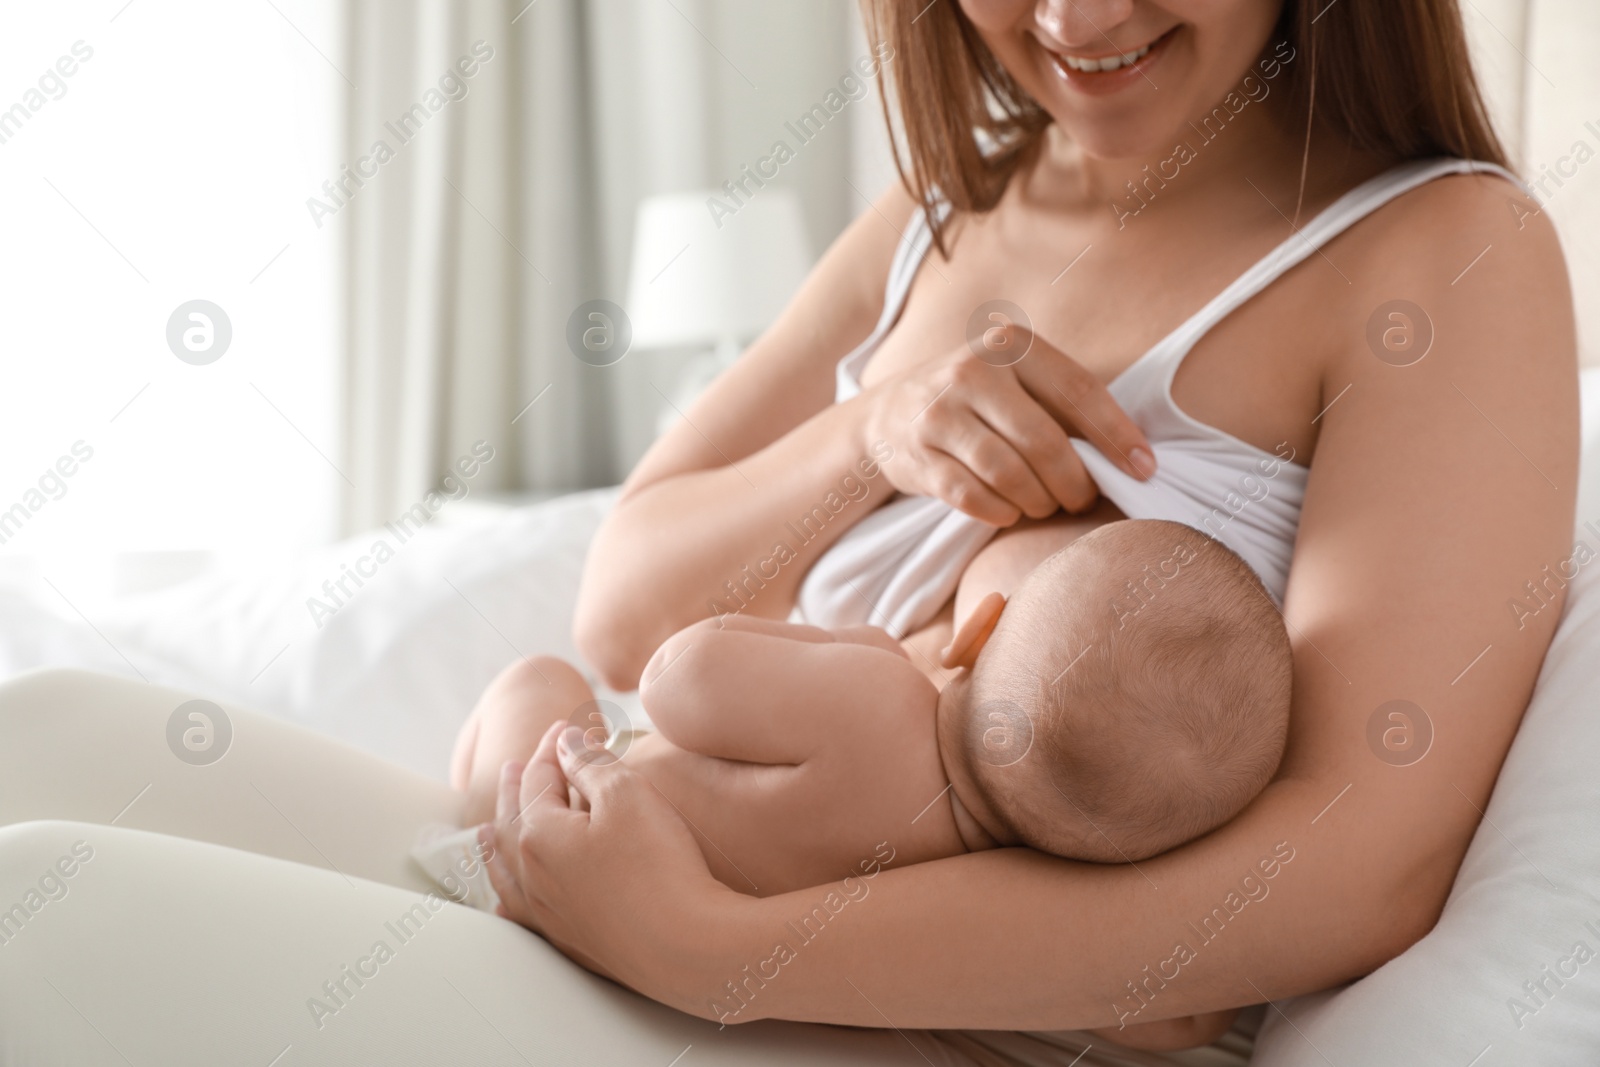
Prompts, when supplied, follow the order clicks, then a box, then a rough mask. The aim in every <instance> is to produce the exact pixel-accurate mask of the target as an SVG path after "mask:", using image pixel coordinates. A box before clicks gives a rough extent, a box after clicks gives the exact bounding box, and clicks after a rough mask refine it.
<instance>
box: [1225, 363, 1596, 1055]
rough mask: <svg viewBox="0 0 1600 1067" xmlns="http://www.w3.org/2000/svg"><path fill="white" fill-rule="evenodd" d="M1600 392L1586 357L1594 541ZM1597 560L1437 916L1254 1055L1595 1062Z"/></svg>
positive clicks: (1575, 592)
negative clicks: (1406, 944)
mask: <svg viewBox="0 0 1600 1067" xmlns="http://www.w3.org/2000/svg"><path fill="white" fill-rule="evenodd" d="M1597 405H1600V372H1597V371H1586V372H1584V375H1583V412H1584V445H1583V470H1582V473H1581V475H1580V490H1579V495H1578V527H1579V535H1578V536H1579V537H1581V538H1582V539H1584V540H1587V541H1588V542H1589V546H1590V548H1596V549H1600V543H1597V542H1596V539H1595V537H1594V535H1593V534H1590V533H1588V532H1586V531H1584V530H1583V525H1584V523H1585V522H1586V521H1589V520H1595V521H1596V524H1597V525H1600V406H1597ZM1597 572H1600V566H1590V567H1588V568H1585V569H1584V570H1582V571H1580V572H1579V574H1578V577H1577V579H1576V580H1575V581H1574V582H1573V583H1572V584H1571V585H1570V586H1569V587H1568V591H1567V592H1568V597H1567V607H1566V614H1565V617H1564V618H1563V620H1562V622H1561V625H1560V628H1559V629H1558V630H1557V632H1556V636H1555V640H1554V642H1553V643H1552V645H1551V646H1550V652H1549V654H1548V655H1547V656H1546V657H1545V662H1544V668H1543V670H1542V671H1541V672H1540V675H1539V682H1538V685H1537V687H1536V688H1535V690H1534V695H1533V702H1532V703H1531V704H1530V705H1529V707H1528V712H1527V715H1526V716H1525V717H1524V719H1523V721H1522V727H1521V729H1520V730H1519V731H1518V732H1517V738H1516V741H1515V743H1513V745H1512V746H1511V752H1510V755H1509V756H1507V758H1506V762H1505V766H1504V767H1503V768H1502V769H1501V771H1500V779H1499V781H1498V782H1497V783H1496V785H1495V789H1494V795H1493V797H1492V798H1491V799H1490V802H1489V807H1488V809H1487V812H1486V816H1487V817H1486V818H1485V820H1484V822H1483V823H1482V825H1481V826H1479V828H1478V832H1477V834H1476V835H1475V836H1474V837H1473V840H1472V847H1471V848H1470V849H1469V850H1468V852H1467V857H1466V861H1465V862H1464V863H1463V864H1462V866H1461V873H1460V874H1459V875H1457V876H1456V883H1455V886H1454V887H1453V888H1452V889H1451V892H1450V899H1449V901H1448V902H1447V903H1446V905H1445V909H1444V914H1443V916H1442V917H1441V918H1440V920H1439V924H1438V925H1437V926H1436V927H1435V928H1434V929H1433V931H1432V932H1431V933H1430V934H1428V936H1427V937H1425V938H1423V939H1422V940H1421V941H1419V942H1418V943H1417V944H1415V945H1413V946H1412V947H1411V948H1410V949H1409V950H1408V951H1406V952H1404V953H1402V954H1401V955H1400V956H1399V957H1398V958H1397V959H1394V960H1391V961H1390V962H1389V963H1387V964H1385V965H1384V966H1383V967H1380V968H1379V969H1378V970H1376V971H1374V972H1373V973H1372V974H1370V975H1368V976H1367V977H1366V978H1363V979H1361V980H1360V981H1358V982H1355V983H1353V984H1351V985H1349V986H1346V987H1344V988H1343V989H1340V990H1333V991H1330V992H1325V993H1319V994H1316V995H1315V996H1308V997H1300V998H1297V999H1295V1000H1292V1001H1288V1002H1286V1003H1284V1004H1282V1005H1280V1007H1282V1009H1283V1013H1282V1014H1280V1013H1278V1012H1277V1011H1270V1010H1269V1012H1268V1016H1267V1019H1266V1022H1265V1024H1264V1026H1263V1027H1262V1031H1261V1034H1260V1037H1259V1038H1258V1039H1257V1044H1256V1054H1255V1058H1254V1060H1253V1061H1252V1063H1253V1064H1254V1065H1255V1067H1313V1065H1315V1067H1328V1064H1330V1063H1332V1064H1340V1065H1344V1064H1350V1065H1356V1064H1360V1065H1362V1067H1370V1065H1377V1067H1386V1065H1390V1064H1393V1065H1396V1067H1401V1065H1404V1067H1413V1065H1419V1064H1441V1065H1448V1067H1469V1065H1472V1067H1502V1065H1506V1064H1516V1065H1519V1067H1520V1065H1524V1064H1539V1065H1541V1067H1544V1065H1566V1064H1571V1065H1572V1067H1594V1065H1595V1064H1596V1063H1600V767H1597V766H1596V760H1597V758H1600V714H1596V707H1595V704H1596V700H1595V697H1596V695H1597V691H1600V678H1597V675H1596V672H1595V666H1596V664H1600V574H1597ZM1580 960H1581V961H1582V962H1580ZM1546 968H1548V970H1546ZM1562 972H1567V973H1566V974H1565V975H1564V976H1563V973H1562ZM1551 974H1554V975H1555V976H1556V977H1555V978H1554V979H1552V978H1550V977H1548V976H1549V975H1551ZM1541 981H1542V982H1543V985H1544V991H1543V992H1539V991H1538V983H1540V982H1541ZM1524 982H1528V983H1532V984H1533V987H1534V991H1533V992H1530V991H1529V988H1528V987H1527V986H1524V984H1523V983H1524Z"/></svg>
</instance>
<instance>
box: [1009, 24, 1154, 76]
mask: <svg viewBox="0 0 1600 1067" xmlns="http://www.w3.org/2000/svg"><path fill="white" fill-rule="evenodd" d="M1177 29H1178V27H1176V26H1175V27H1173V28H1172V29H1170V30H1168V31H1167V32H1166V33H1163V34H1162V35H1161V36H1159V37H1157V38H1155V39H1154V40H1152V41H1149V42H1147V43H1145V44H1143V45H1140V46H1139V47H1137V48H1134V49H1131V50H1130V51H1126V52H1110V53H1107V54H1104V55H1097V56H1081V55H1070V54H1068V53H1066V52H1060V51H1057V50H1056V49H1055V48H1053V47H1051V46H1050V45H1048V44H1046V43H1045V42H1044V41H1042V40H1041V41H1040V42H1039V45H1040V47H1041V48H1042V49H1043V50H1044V53H1045V56H1046V57H1047V59H1048V61H1049V65H1050V68H1051V69H1052V70H1053V71H1054V72H1055V74H1056V76H1057V77H1058V78H1060V79H1061V80H1062V81H1063V82H1065V83H1067V84H1068V85H1071V86H1072V87H1074V88H1076V89H1083V90H1086V91H1089V92H1114V91H1116V90H1117V89H1120V88H1121V87H1122V86H1123V85H1126V84H1130V83H1131V82H1133V81H1134V80H1137V79H1138V78H1140V77H1142V76H1143V74H1144V71H1145V70H1146V69H1148V68H1149V67H1150V66H1151V64H1153V63H1154V62H1155V61H1156V60H1157V59H1159V58H1160V56H1161V53H1162V52H1163V51H1164V50H1165V47H1166V45H1167V43H1168V42H1169V41H1170V40H1171V39H1172V36H1173V34H1174V33H1176V32H1177Z"/></svg>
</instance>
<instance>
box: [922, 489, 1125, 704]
mask: <svg viewBox="0 0 1600 1067" xmlns="http://www.w3.org/2000/svg"><path fill="white" fill-rule="evenodd" d="M1123 517H1124V516H1123V514H1122V512H1121V511H1119V510H1117V507H1116V505H1114V504H1112V503H1111V502H1110V501H1109V500H1101V501H1100V502H1099V503H1098V504H1096V505H1095V506H1094V508H1093V509H1091V510H1090V511H1087V512H1085V513H1084V514H1082V515H1068V514H1067V513H1066V512H1057V513H1056V514H1054V515H1052V516H1051V517H1050V518H1048V519H1026V518H1025V519H1023V520H1021V521H1020V522H1018V523H1017V524H1016V525H1014V526H1008V527H1006V528H1005V529H1004V530H1001V531H1000V532H999V533H997V534H995V536H994V540H992V541H990V542H989V543H988V544H987V545H985V546H984V547H983V550H982V551H980V552H979V553H978V554H977V556H975V557H973V560H972V562H971V563H969V564H967V569H966V571H965V572H963V573H962V575H961V583H960V584H959V585H958V586H957V587H956V592H955V595H954V596H953V597H951V598H950V601H949V603H947V604H945V606H944V607H943V608H942V609H941V610H940V612H939V614H938V615H936V616H935V617H934V618H933V620H932V621H931V622H929V623H928V624H927V625H926V626H924V627H922V628H921V629H919V630H917V631H915V632H914V633H910V634H907V635H906V637H905V640H903V641H902V642H901V645H903V646H904V647H905V649H906V651H907V652H909V653H910V654H911V661H912V662H913V663H915V664H917V666H919V667H920V668H922V670H923V673H924V674H926V675H927V676H928V678H929V679H930V680H931V681H932V682H933V684H934V685H937V686H939V687H940V688H943V686H944V682H945V681H946V680H948V678H949V673H948V672H946V671H943V670H941V669H939V668H938V666H937V664H938V662H939V653H940V651H941V650H942V649H943V648H944V647H945V646H946V645H948V644H949V643H950V641H951V638H952V637H953V636H954V634H955V627H956V624H957V622H958V620H961V619H964V618H966V616H967V613H968V612H970V611H971V610H972V608H973V606H974V605H975V604H977V603H978V601H980V600H982V599H983V598H984V597H985V596H987V595H989V594H990V593H993V592H998V593H1000V594H1001V595H1003V596H1006V597H1010V596H1011V594H1012V593H1014V592H1016V590H1017V587H1018V586H1020V585H1021V584H1022V582H1023V580H1024V579H1025V578H1027V577H1028V575H1029V574H1030V573H1032V571H1033V569H1034V568H1035V567H1037V566H1038V565H1039V564H1041V563H1043V562H1044V561H1045V560H1046V559H1048V558H1049V557H1051V556H1053V555H1055V554H1056V553H1057V552H1059V551H1061V549H1063V548H1066V547H1067V546H1068V545H1070V544H1071V543H1072V542H1074V541H1076V540H1077V539H1078V538H1080V537H1082V536H1083V535H1084V534H1086V533H1088V532H1089V531H1090V530H1093V529H1095V528H1096V527H1099V526H1104V525H1105V524H1106V523H1108V522H1116V521H1117V520H1118V519H1121V518H1123Z"/></svg>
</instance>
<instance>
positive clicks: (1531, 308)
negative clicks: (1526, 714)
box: [1285, 178, 1578, 902]
mask: <svg viewBox="0 0 1600 1067" xmlns="http://www.w3.org/2000/svg"><path fill="white" fill-rule="evenodd" d="M1408 200H1410V201H1414V202H1411V203H1407V202H1406V201H1402V202H1400V203H1399V204H1397V205H1394V207H1395V208H1406V209H1409V210H1406V211H1404V212H1403V213H1401V212H1398V211H1397V212H1395V214H1396V217H1395V218H1394V219H1393V220H1392V222H1391V224H1390V226H1389V227H1388V228H1387V229H1386V230H1384V231H1383V237H1382V239H1381V240H1378V241H1374V242H1372V243H1370V244H1368V245H1366V246H1364V247H1361V248H1358V249H1356V250H1355V252H1356V254H1357V255H1358V257H1363V258H1357V259H1356V260H1355V261H1354V262H1347V263H1346V264H1345V265H1344V266H1345V270H1346V271H1347V272H1350V273H1351V274H1352V276H1353V277H1367V278H1372V279H1375V282H1374V283H1373V284H1371V285H1367V286H1365V287H1364V291H1363V292H1362V293H1361V294H1360V295H1361V297H1362V298H1358V299H1356V300H1354V301H1352V305H1353V306H1352V308H1351V311H1352V314H1351V316H1350V321H1349V329H1348V330H1347V331H1346V332H1347V335H1348V336H1351V337H1352V338H1355V339H1359V340H1355V341H1354V343H1350V344H1347V345H1344V346H1342V347H1341V350H1340V352H1339V354H1338V355H1337V356H1336V357H1335V358H1334V359H1333V360H1332V361H1331V362H1330V364H1329V366H1328V368H1327V373H1326V375H1325V376H1324V381H1323V395H1324V401H1323V402H1324V403H1325V404H1327V403H1331V405H1332V406H1331V407H1328V408H1327V410H1326V411H1325V413H1324V414H1323V415H1322V417H1321V418H1320V419H1319V437H1318V442H1317V446H1316V453H1315V459H1314V461H1313V463H1312V467H1311V475H1310V479H1309V482H1308V485H1307V489H1306V499H1305V506H1304V509H1303V511H1302V514H1301V520H1300V531H1299V537H1298V540H1297V542H1296V546H1295V554H1294V562H1293V566H1292V569H1291V572H1290V580H1289V588H1288V595H1287V600H1286V603H1285V618H1286V620H1287V622H1288V624H1289V627H1290V634H1291V637H1292V638H1293V639H1294V640H1295V641H1296V642H1297V646H1298V649H1299V654H1298V655H1297V661H1296V695H1297V703H1298V704H1299V706H1298V707H1297V709H1296V714H1295V717H1294V727H1293V736H1292V738H1291V745H1290V751H1289V755H1288V757H1287V759H1286V764H1285V767H1286V770H1287V771H1288V772H1289V773H1306V772H1311V771H1313V770H1314V769H1317V768H1327V767H1330V766H1332V765H1334V764H1337V763H1346V764H1349V765H1350V768H1351V770H1352V771H1353V772H1354V771H1359V772H1360V773H1361V774H1362V775H1363V776H1371V777H1372V778H1373V779H1374V781H1375V783H1383V785H1382V788H1384V789H1394V790H1397V791H1398V792H1399V793H1400V794H1402V795H1406V794H1414V796H1415V801H1416V803H1417V804H1419V805H1420V806H1421V807H1420V808H1419V809H1418V810H1419V816H1420V815H1421V814H1422V813H1424V812H1428V811H1431V812H1432V813H1433V814H1434V815H1436V816H1437V818H1438V819H1440V820H1443V821H1444V823H1445V824H1446V825H1448V826H1450V827H1451V830H1450V831H1449V832H1446V833H1441V832H1440V831H1439V830H1438V828H1437V827H1436V826H1435V827H1428V826H1422V825H1420V823H1421V822H1423V821H1426V820H1425V819H1422V818H1417V819H1410V820H1404V821H1405V822H1414V823H1418V824H1419V825H1418V830H1419V831H1420V832H1421V833H1423V834H1431V835H1434V836H1436V837H1437V838H1439V842H1440V843H1441V844H1444V843H1445V839H1448V843H1449V845H1450V847H1451V848H1456V847H1458V846H1459V848H1461V849H1464V848H1465V845H1466V842H1467V838H1468V837H1469V836H1470V833H1471V829H1472V827H1474V826H1475V825H1476V823H1477V820H1478V812H1477V807H1481V806H1482V803H1483V802H1484V800H1485V799H1486V798H1487V796H1488V792H1489V789H1490V787H1491V786H1492V784H1493V781H1494V777H1495V774H1496V773H1497V771H1498V768H1499V765H1500V761H1501V759H1502V758H1503V756H1504V754H1505V750H1506V748H1507V747H1508V746H1509V743H1510V740H1511V737H1512V735H1513V734H1514V732H1515V730H1516V727H1517V724H1518V722H1519V720H1520V717H1521V713H1522V711H1523V708H1524V707H1525V706H1526V704H1527V700H1528V696H1529V693H1530V691H1531V689H1532V686H1533V682H1534V678H1535V675H1536V674H1537V673H1538V669H1539V664H1540V662H1541V661H1542V659H1543V656H1544V651H1545V647H1546V645H1547V644H1548V643H1549V639H1550V636H1551V634H1552V633H1553V631H1554V629H1555V623H1556V619H1557V616H1558V615H1559V613H1560V603H1559V601H1560V592H1559V589H1558V588H1554V587H1552V588H1551V589H1550V590H1549V591H1548V592H1545V593H1542V594H1540V596H1542V597H1543V598H1544V599H1546V600H1550V601H1553V602H1552V603H1550V604H1549V605H1548V606H1545V607H1540V605H1539V600H1538V599H1537V598H1535V597H1530V596H1529V593H1528V587H1527V583H1529V582H1532V583H1534V584H1535V585H1538V584H1539V583H1540V582H1541V580H1542V575H1543V574H1544V573H1545V571H1544V569H1545V568H1546V567H1547V566H1549V567H1554V566H1555V565H1556V564H1558V563H1559V562H1561V561H1563V560H1565V559H1566V558H1567V557H1568V556H1569V555H1570V554H1571V547H1572V538H1571V535H1572V528H1573V507H1574V500H1575V495H1576V479H1577V458H1578V408H1577V377H1576V342H1575V337H1574V327H1573V319H1572V308H1571V297H1570V291H1569V288H1568V283H1567V277H1566V272H1565V267H1564V264H1563V262H1562V258H1561V252H1560V248H1559V245H1558V243H1557V241H1556V239H1555V236H1554V233H1553V232H1552V231H1551V229H1550V228H1549V226H1548V225H1547V224H1546V223H1545V221H1544V220H1543V219H1542V218H1535V219H1531V220H1526V222H1525V224H1524V225H1523V226H1522V227H1521V228H1520V229H1519V227H1518V224H1517V213H1515V212H1513V211H1512V210H1511V209H1510V206H1509V205H1510V204H1511V203H1512V202H1516V203H1518V204H1519V205H1526V207H1525V208H1524V209H1525V210H1527V209H1532V208H1533V206H1534V205H1532V204H1530V203H1527V202H1526V201H1525V200H1523V198H1522V197H1521V196H1520V194H1517V193H1516V192H1514V190H1513V189H1512V187H1511V186H1510V185H1509V184H1507V183H1505V182H1503V181H1500V180H1498V179H1481V178H1455V179H1446V180H1443V181H1440V182H1436V183H1433V184H1432V185H1430V186H1426V187H1424V188H1423V189H1421V190H1419V191H1418V192H1417V193H1415V194H1413V195H1412V197H1410V198H1408ZM1393 300H1405V301H1408V302H1409V303H1410V304H1411V305H1412V308H1406V309H1401V310H1402V313H1403V314H1404V315H1405V316H1406V318H1408V319H1410V320H1413V321H1411V323H1410V326H1409V328H1410V329H1412V330H1414V331H1415V334H1416V337H1417V338H1418V342H1419V343H1418V345H1417V347H1416V348H1414V349H1412V350H1411V351H1410V352H1409V354H1408V355H1406V356H1405V357H1403V359H1410V358H1414V357H1415V355H1416V352H1417V351H1420V350H1422V349H1421V345H1420V339H1421V338H1422V337H1423V336H1424V335H1425V334H1431V337H1432V340H1431V346H1430V347H1428V348H1427V349H1426V353H1425V355H1423V356H1422V357H1421V358H1420V359H1418V360H1417V361H1416V362H1414V363H1410V364H1409V365H1406V366H1396V365H1394V363H1395V362H1400V361H1403V359H1399V360H1397V359H1396V357H1395V356H1394V355H1392V354H1391V353H1390V351H1389V350H1388V349H1386V348H1384V347H1383V345H1382V344H1381V341H1380V342H1379V343H1378V344H1377V346H1376V348H1377V349H1378V350H1381V351H1382V352H1383V353H1384V356H1385V357H1386V358H1380V356H1379V355H1378V354H1377V352H1376V351H1375V349H1374V347H1372V343H1371V342H1370V341H1369V340H1368V338H1369V337H1372V336H1373V333H1374V331H1373V330H1372V329H1369V328H1368V320H1371V319H1374V318H1378V319H1380V320H1381V323H1382V328H1398V329H1406V328H1407V324H1406V321H1405V320H1404V319H1390V318H1389V317H1388V311H1389V310H1390V308H1389V307H1388V306H1387V305H1389V303H1390V301H1393ZM1378 333H1379V335H1380V337H1381V330H1379V331H1378ZM1341 391H1343V395H1342V396H1340V395H1339V394H1340V393H1341ZM1336 396H1337V397H1338V399H1337V401H1336V402H1335V401H1334V398H1335V397H1336ZM1518 602H1526V603H1527V604H1528V605H1530V607H1531V609H1532V610H1529V611H1527V612H1520V611H1518V610H1517V608H1516V607H1515V605H1516V604H1517V603H1518ZM1480 653H1482V658H1481V659H1480V658H1478V657H1479V654H1480ZM1396 700H1404V701H1409V702H1410V703H1412V704H1415V705H1416V706H1417V707H1419V708H1420V709H1421V715H1425V716H1426V718H1427V721H1428V722H1431V724H1432V728H1433V741H1432V749H1431V751H1429V752H1428V753H1427V755H1426V758H1424V759H1421V760H1419V761H1418V762H1417V763H1415V764H1414V765H1412V766H1408V767H1396V766H1394V765H1393V764H1394V763H1395V762H1398V761H1400V760H1401V759H1402V758H1403V757H1402V756H1400V755H1397V754H1395V753H1392V752H1387V754H1385V753H1386V750H1385V751H1381V752H1374V751H1372V750H1371V748H1370V747H1369V745H1368V743H1367V737H1368V734H1367V728H1368V720H1369V718H1371V716H1373V715H1374V714H1376V713H1377V711H1378V709H1379V708H1380V707H1381V706H1383V705H1385V704H1387V703H1388V702H1390V701H1396ZM1413 717H1414V718H1418V719H1419V726H1420V715H1418V716H1413ZM1380 737H1381V731H1380ZM1391 740H1393V741H1396V742H1398V741H1399V740H1401V735H1400V734H1395V735H1392V737H1391ZM1375 787H1376V786H1375ZM1475 806H1476V807H1475ZM1441 873H1442V874H1443V876H1444V883H1443V885H1442V886H1441V887H1439V888H1440V889H1441V890H1442V889H1444V888H1448V884H1449V879H1450V877H1452V876H1453V874H1454V865H1453V864H1452V865H1450V869H1449V870H1448V872H1441ZM1439 899H1440V901H1441V902H1442V896H1441V897H1440V898H1439Z"/></svg>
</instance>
